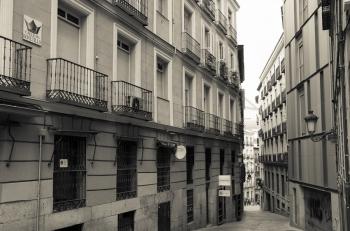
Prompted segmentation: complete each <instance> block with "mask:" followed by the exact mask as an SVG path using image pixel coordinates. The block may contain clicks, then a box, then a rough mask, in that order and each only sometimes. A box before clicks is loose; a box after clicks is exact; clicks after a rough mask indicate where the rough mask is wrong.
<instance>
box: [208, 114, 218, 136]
mask: <svg viewBox="0 0 350 231" xmlns="http://www.w3.org/2000/svg"><path fill="white" fill-rule="evenodd" d="M221 123H222V121H221V118H220V117H218V116H216V115H213V114H210V113H206V114H205V129H206V130H207V131H208V132H210V133H214V134H220V129H221Z"/></svg>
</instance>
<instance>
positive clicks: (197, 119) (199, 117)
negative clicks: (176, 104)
mask: <svg viewBox="0 0 350 231" xmlns="http://www.w3.org/2000/svg"><path fill="white" fill-rule="evenodd" d="M184 126H185V128H189V129H192V130H196V131H204V126H205V124H204V112H203V111H201V110H199V109H197V108H195V107H192V106H185V125H184Z"/></svg>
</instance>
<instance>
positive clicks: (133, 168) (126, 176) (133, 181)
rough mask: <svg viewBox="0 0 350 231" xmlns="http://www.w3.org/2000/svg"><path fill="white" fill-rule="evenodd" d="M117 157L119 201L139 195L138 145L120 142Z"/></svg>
mask: <svg viewBox="0 0 350 231" xmlns="http://www.w3.org/2000/svg"><path fill="white" fill-rule="evenodd" d="M117 150H118V153H117V154H118V155H117V200H125V199H128V198H133V197H136V195H137V143H136V142H131V141H120V143H119V145H118V148H117Z"/></svg>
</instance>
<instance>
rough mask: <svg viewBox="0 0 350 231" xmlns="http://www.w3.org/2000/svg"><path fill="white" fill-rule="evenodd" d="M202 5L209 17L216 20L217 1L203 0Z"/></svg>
mask: <svg viewBox="0 0 350 231" xmlns="http://www.w3.org/2000/svg"><path fill="white" fill-rule="evenodd" d="M201 7H202V9H203V11H204V12H205V13H207V15H208V16H209V18H210V19H211V20H212V21H214V20H215V3H214V1H213V0H202V4H201Z"/></svg>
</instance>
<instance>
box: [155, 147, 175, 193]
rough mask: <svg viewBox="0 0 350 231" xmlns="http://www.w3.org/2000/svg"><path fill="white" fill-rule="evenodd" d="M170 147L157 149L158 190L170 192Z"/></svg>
mask: <svg viewBox="0 0 350 231" xmlns="http://www.w3.org/2000/svg"><path fill="white" fill-rule="evenodd" d="M171 152H172V150H171V149H170V148H168V147H163V146H159V147H158V149H157V190H158V192H163V191H168V190H170V153H171Z"/></svg>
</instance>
